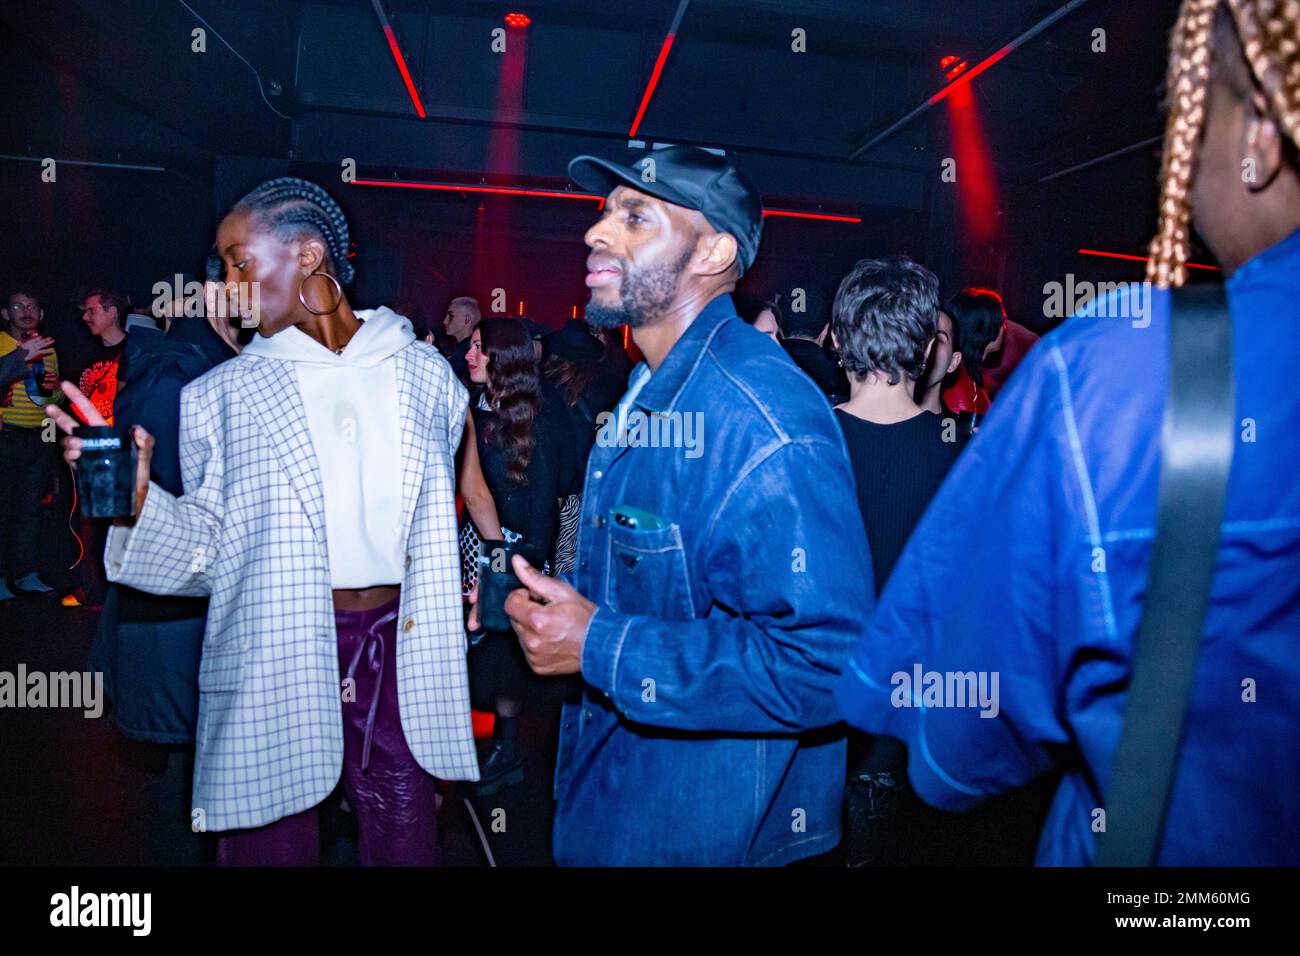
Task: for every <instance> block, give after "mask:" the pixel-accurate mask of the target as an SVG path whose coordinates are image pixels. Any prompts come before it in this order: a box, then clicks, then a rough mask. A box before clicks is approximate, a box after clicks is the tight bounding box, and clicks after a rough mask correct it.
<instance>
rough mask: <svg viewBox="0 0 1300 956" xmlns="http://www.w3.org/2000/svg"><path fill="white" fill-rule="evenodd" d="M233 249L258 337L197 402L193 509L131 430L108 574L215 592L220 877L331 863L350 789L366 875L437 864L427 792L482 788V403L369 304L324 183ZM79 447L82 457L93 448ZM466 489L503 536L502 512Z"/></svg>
mask: <svg viewBox="0 0 1300 956" xmlns="http://www.w3.org/2000/svg"><path fill="white" fill-rule="evenodd" d="M217 249H218V251H219V253H220V255H221V258H222V261H223V262H224V264H225V270H226V280H227V282H228V283H241V284H246V285H243V286H241V293H242V294H241V295H239V296H238V299H239V301H240V302H241V303H245V305H244V306H243V313H242V318H243V320H244V324H245V325H246V326H247V325H252V324H256V326H257V335H255V336H254V337H253V339H252V341H251V342H249V344H248V345H247V346H245V348H244V350H243V351H242V353H241V354H240V355H239V356H238V357H236V358H233V359H231V360H229V361H227V362H225V363H223V364H222V365H219V366H217V367H216V368H215V369H213V370H212V371H211V372H209V373H208V374H206V375H203V376H202V377H200V378H198V379H196V380H195V381H194V382H192V383H190V384H189V385H187V386H186V387H185V389H184V390H183V392H182V394H181V426H180V456H181V470H182V477H183V484H184V491H185V494H184V495H183V496H177V495H172V494H169V493H168V492H167V491H166V490H165V489H163V488H160V487H158V486H157V485H156V484H154V483H152V482H150V481H148V474H149V468H148V462H149V457H150V448H151V445H152V438H151V437H150V436H149V435H148V434H147V433H145V432H144V430H143V429H140V428H136V429H134V432H133V435H134V439H135V443H136V445H137V447H138V449H139V460H140V472H139V475H138V476H137V481H136V508H135V517H134V519H132V520H131V521H126V522H123V523H122V524H121V526H118V527H114V528H113V529H112V531H111V533H110V536H109V544H108V548H107V554H106V558H105V564H106V567H107V571H108V577H109V579H110V580H112V581H115V582H118V583H121V584H127V585H130V586H132V587H134V588H138V589H139V590H142V591H148V592H151V593H154V594H175V595H210V596H211V600H210V602H209V609H208V616H207V627H206V633H205V636H204V644H203V654H202V662H201V665H200V670H199V678H198V683H199V696H200V704H199V715H198V728H197V749H196V756H195V768H194V797H193V800H194V807H193V818H192V825H193V827H194V828H195V829H205V830H208V831H216V832H217V834H218V840H217V859H218V863H219V864H222V865H316V864H318V863H319V862H320V832H319V824H318V819H317V807H318V806H319V805H320V804H321V803H322V801H324V800H325V799H326V798H327V797H329V796H330V794H331V793H332V792H333V791H334V789H335V787H336V785H338V784H339V783H340V777H341V784H342V788H343V792H344V795H345V796H346V798H347V800H348V802H349V803H350V804H351V806H352V807H353V809H354V810H355V812H356V815H357V822H358V827H359V832H360V842H359V851H360V858H361V863H362V864H363V865H419V866H430V865H436V864H437V863H438V862H439V860H440V853H439V845H438V832H437V826H436V813H437V803H438V799H439V798H438V795H437V792H436V781H435V777H440V778H444V779H452V780H475V779H477V778H478V760H477V758H476V754H475V749H474V738H473V733H472V730H471V722H470V705H469V688H468V678H467V672H466V664H465V631H464V624H463V617H462V601H461V593H460V557H459V551H458V548H457V536H456V530H457V525H456V513H455V489H456V479H457V473H456V464H455V462H456V452H457V449H458V447H459V446H460V444H461V439H462V433H463V432H464V433H466V434H467V435H468V437H469V442H468V446H469V447H468V449H467V453H466V455H465V461H466V463H467V464H466V468H467V469H469V471H464V472H462V474H463V475H464V476H465V477H466V481H467V483H468V484H470V485H473V486H475V487H478V486H482V484H483V479H482V475H481V474H480V473H479V469H478V466H477V456H476V454H473V449H474V439H473V435H472V433H470V432H467V431H466V429H467V427H468V426H467V404H468V396H467V393H466V391H465V388H464V387H463V386H462V385H461V384H460V382H459V381H457V379H456V376H455V375H454V374H453V373H452V371H451V368H450V367H449V366H448V364H447V362H446V360H445V359H444V358H443V357H442V356H441V355H439V354H438V352H437V350H436V349H434V348H433V347H432V346H430V345H428V344H427V343H425V342H421V341H417V340H416V337H415V335H414V333H413V332H412V329H411V323H410V322H409V321H407V320H406V319H405V318H404V317H402V316H400V315H397V314H396V313H395V312H393V311H392V310H390V309H387V308H383V307H381V308H377V309H373V310H360V309H357V310H354V309H353V307H352V306H351V304H350V303H349V302H348V299H347V296H346V294H345V293H344V291H343V290H344V287H345V286H347V285H348V283H349V282H350V281H351V279H352V272H353V270H352V263H351V262H350V261H349V260H348V225H347V221H346V220H345V219H344V217H343V212H342V210H340V209H339V207H338V205H337V203H335V201H334V200H333V199H332V198H331V197H330V196H329V194H328V193H326V192H325V190H323V189H321V188H320V187H319V186H317V185H315V184H314V183H310V182H307V181H305V180H302V179H294V178H288V177H286V178H281V179H274V180H271V181H270V182H267V183H263V184H262V185H261V186H259V187H257V188H256V189H254V190H253V191H252V192H250V193H248V194H247V195H246V196H244V198H243V199H241V200H240V201H239V202H238V203H236V204H235V206H234V208H233V209H231V211H230V213H229V214H228V215H227V216H226V217H225V219H223V220H222V222H221V224H220V226H219V228H218V230H217ZM64 390H65V392H67V393H68V394H69V396H70V397H72V398H73V400H74V401H76V402H77V404H78V406H79V407H81V408H82V409H83V411H86V412H88V413H91V412H93V409H91V408H90V406H89V405H88V404H85V403H84V399H83V398H81V397H80V396H79V395H78V394H76V390H75V388H73V387H72V386H71V385H69V384H67V383H65V385H64ZM57 420H58V422H59V425H60V427H61V428H63V430H64V431H66V432H68V433H69V435H73V434H74V432H73V428H74V427H75V423H74V422H73V421H72V419H71V418H69V417H68V416H67V415H66V414H61V415H60V416H58V419H57ZM91 423H92V424H94V423H95V422H94V420H93V419H91ZM65 449H66V450H65V457H66V458H67V459H68V460H69V461H75V460H76V458H77V457H78V456H79V454H80V441H79V440H78V439H76V438H75V437H69V438H67V439H65ZM470 471H472V472H473V474H470V473H469V472H470ZM466 497H467V499H470V500H471V501H472V502H474V501H476V502H477V503H478V504H477V506H475V505H473V504H472V505H471V510H472V512H474V517H475V520H476V522H481V523H483V524H484V525H485V526H486V527H487V528H489V529H492V530H495V529H496V528H498V527H499V522H498V520H497V517H496V514H495V510H494V509H493V508H492V506H491V500H490V498H488V499H487V500H486V503H484V501H483V498H482V496H477V495H475V494H473V493H471V492H470V491H469V490H467V491H466ZM399 701H400V707H399Z"/></svg>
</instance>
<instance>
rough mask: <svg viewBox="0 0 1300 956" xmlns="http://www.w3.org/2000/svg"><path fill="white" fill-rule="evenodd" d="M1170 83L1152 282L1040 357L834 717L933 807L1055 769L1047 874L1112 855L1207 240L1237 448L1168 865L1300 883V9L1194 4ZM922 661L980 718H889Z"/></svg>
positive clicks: (963, 468) (984, 440) (965, 477)
mask: <svg viewBox="0 0 1300 956" xmlns="http://www.w3.org/2000/svg"><path fill="white" fill-rule="evenodd" d="M1167 87H1168V98H1169V117H1168V129H1167V133H1166V137H1165V150H1164V161H1163V168H1162V171H1161V196H1160V206H1159V210H1158V225H1157V229H1156V234H1155V237H1154V239H1153V240H1152V243H1151V250H1150V271H1149V277H1150V279H1151V283H1152V284H1151V285H1145V286H1144V285H1143V284H1139V283H1134V284H1133V285H1132V286H1130V287H1128V288H1126V289H1122V290H1119V291H1117V292H1115V293H1113V294H1112V298H1111V300H1110V301H1107V302H1106V303H1104V304H1101V303H1094V304H1092V305H1090V306H1089V307H1088V308H1086V309H1085V311H1084V312H1082V313H1081V314H1080V315H1078V316H1076V317H1075V318H1074V319H1072V320H1071V321H1069V322H1067V323H1066V324H1065V325H1064V326H1063V327H1061V328H1060V329H1057V330H1056V331H1054V332H1053V333H1052V334H1050V335H1049V336H1047V337H1046V338H1044V339H1043V341H1042V342H1041V343H1040V344H1039V345H1038V346H1037V347H1035V348H1034V350H1033V351H1031V352H1030V353H1029V355H1028V357H1027V358H1026V359H1025V361H1024V362H1023V363H1022V364H1021V366H1020V369H1019V370H1018V371H1017V372H1016V375H1015V376H1014V378H1012V379H1011V381H1010V382H1009V383H1008V385H1007V387H1006V389H1005V390H1004V391H1003V393H1002V394H1001V396H1000V397H999V399H998V403H997V405H995V406H994V409H993V411H992V413H991V414H990V415H989V417H988V419H987V421H986V424H985V425H984V427H983V428H982V429H981V430H980V432H979V434H978V435H977V436H976V437H975V439H974V440H973V441H972V442H971V443H970V445H969V446H968V447H967V450H966V451H965V452H964V453H963V455H962V457H961V458H960V459H958V461H957V464H956V466H955V467H954V468H953V470H952V472H951V473H950V474H949V476H948V480H947V481H946V483H945V484H944V485H943V487H942V488H941V489H940V491H939V493H938V494H937V495H936V496H935V498H934V499H933V501H932V502H931V504H930V508H929V511H928V512H927V513H926V515H925V517H924V518H923V519H922V521H921V523H920V524H919V525H918V526H917V529H916V531H915V533H914V534H913V535H912V537H911V539H910V540H909V542H908V545H907V547H906V549H905V550H904V552H903V555H902V557H901V558H900V559H899V562H898V564H897V565H896V566H895V569H894V574H893V577H892V578H891V579H890V586H889V588H888V589H886V591H885V593H884V595H883V596H882V600H881V602H880V604H879V606H878V608H877V610H876V613H875V616H874V618H873V619H872V622H871V624H870V625H869V627H868V628H867V630H866V632H865V633H864V635H863V637H862V640H861V642H860V644H859V647H858V649H857V650H856V652H855V653H854V656H853V658H852V660H851V661H850V662H849V663H848V665H847V666H846V667H845V669H844V675H845V676H844V677H843V679H842V682H841V685H840V688H839V699H840V704H841V708H842V710H843V712H844V714H845V717H846V718H847V719H848V720H849V722H850V723H852V724H854V725H856V726H858V727H861V728H862V729H864V730H866V731H868V732H870V733H874V734H883V735H887V736H891V737H896V738H899V739H901V740H903V741H904V742H905V743H906V744H907V749H908V753H909V755H910V758H911V759H910V762H909V767H908V772H909V777H910V780H911V782H912V784H913V786H914V788H915V789H916V791H917V793H918V794H920V796H921V797H922V798H923V799H924V800H926V801H927V802H928V803H930V804H932V805H934V806H936V807H938V808H939V809H942V810H950V811H951V810H963V809H967V808H970V807H972V806H973V805H975V804H976V803H978V802H979V801H981V800H983V799H985V798H987V797H991V796H993V795H996V794H1001V793H1006V792H1009V791H1013V790H1015V789H1016V788H1020V787H1022V786H1024V785H1026V784H1027V783H1029V782H1030V781H1031V780H1035V779H1040V780H1041V779H1048V780H1050V779H1052V778H1050V777H1045V776H1044V775H1046V774H1049V773H1051V772H1053V771H1055V772H1057V773H1059V775H1060V776H1059V783H1058V784H1056V792H1055V795H1054V797H1053V799H1052V803H1051V808H1050V810H1049V811H1048V814H1047V818H1046V823H1045V825H1044V827H1043V830H1042V834H1041V836H1040V839H1039V842H1038V850H1037V860H1038V862H1039V863H1041V864H1066V865H1080V864H1087V863H1091V862H1092V861H1093V860H1094V859H1095V858H1096V850H1097V833H1098V832H1099V831H1100V830H1102V829H1104V824H1105V823H1106V822H1108V821H1106V819H1105V816H1104V812H1105V811H1106V797H1107V795H1108V794H1109V793H1110V788H1111V784H1112V780H1113V774H1112V771H1113V768H1114V765H1115V755H1116V750H1117V747H1118V742H1119V739H1120V731H1121V727H1122V726H1123V724H1124V721H1125V711H1126V706H1127V705H1128V703H1129V686H1130V681H1131V679H1132V670H1133V653H1134V642H1135V639H1136V636H1137V633H1138V629H1139V625H1140V622H1141V620H1142V614H1143V604H1144V601H1145V600H1146V599H1147V571H1148V568H1149V567H1150V564H1151V557H1152V542H1153V539H1154V537H1155V524H1156V515H1157V490H1158V486H1159V478H1160V466H1161V457H1162V456H1161V423H1162V420H1163V416H1164V410H1165V404H1166V395H1167V392H1168V387H1169V379H1170V357H1169V338H1170V314H1171V305H1170V303H1171V296H1170V292H1169V289H1170V288H1171V287H1176V286H1180V285H1182V284H1183V283H1184V282H1185V281H1186V279H1187V271H1188V264H1189V259H1190V257H1191V248H1192V229H1193V227H1195V229H1196V231H1197V232H1198V233H1199V235H1200V237H1201V239H1202V240H1204V243H1205V245H1206V247H1208V249H1209V251H1210V253H1211V254H1212V255H1213V256H1214V258H1216V259H1217V260H1218V264H1219V266H1220V267H1221V268H1222V270H1223V274H1224V276H1226V280H1227V281H1226V291H1227V299H1228V303H1229V307H1230V313H1231V322H1232V365H1233V375H1234V380H1235V385H1234V388H1235V409H1234V418H1233V421H1234V422H1236V423H1237V424H1238V426H1239V433H1238V434H1237V435H1236V436H1234V437H1237V438H1238V439H1239V440H1238V441H1236V442H1235V443H1234V448H1233V459H1232V466H1231V472H1230V475H1229V480H1228V486H1227V496H1226V502H1225V509H1224V514H1223V521H1222V527H1221V533H1220V537H1219V544H1218V553H1217V561H1216V567H1215V570H1214V576H1213V584H1212V586H1211V587H1210V593H1209V595H1208V608H1207V613H1206V616H1205V621H1204V625H1203V630H1202V635H1201V642H1200V645H1199V647H1198V649H1197V655H1198V656H1197V659H1196V671H1195V676H1194V679H1193V683H1192V691H1191V694H1190V699H1189V703H1188V707H1187V713H1186V717H1185V719H1184V722H1183V726H1182V735H1181V740H1180V744H1179V748H1180V749H1179V754H1178V758H1177V764H1176V766H1175V769H1174V773H1173V779H1172V784H1171V789H1170V797H1169V801H1168V806H1167V808H1166V812H1165V816H1164V818H1163V824H1162V826H1163V830H1162V831H1161V834H1160V838H1159V842H1158V844H1157V853H1156V861H1157V862H1158V864H1159V865H1162V866H1206V865H1216V866H1217V865H1232V866H1287V865H1289V866H1295V865H1297V864H1300V789H1297V788H1296V786H1295V781H1296V780H1300V654H1297V653H1296V641H1297V637H1300V451H1298V449H1300V443H1298V442H1297V440H1296V434H1297V431H1298V430H1300V389H1297V388H1296V387H1295V382H1294V379H1295V374H1294V369H1293V366H1294V360H1293V354H1294V343H1295V342H1296V341H1297V340H1298V339H1300V159H1298V155H1300V150H1298V148H1297V147H1298V146H1300V0H1184V3H1183V5H1182V8H1181V11H1180V14H1179V17H1178V21H1177V25H1176V26H1175V28H1174V31H1173V36H1172V39H1171V47H1170V62H1169V73H1168V81H1167ZM1152 286H1154V288H1152ZM1106 316H1111V317H1113V316H1125V317H1126V318H1124V319H1116V318H1105V317H1106ZM953 541H962V542H965V543H966V550H965V551H964V552H963V555H962V560H961V561H952V560H950V554H951V547H952V542H953ZM1187 597H1188V599H1189V600H1192V599H1196V598H1198V597H1199V596H1198V595H1193V594H1189V595H1188V596H1187ZM917 661H923V662H924V665H923V666H924V670H925V671H926V672H927V673H926V676H927V687H928V686H929V683H928V677H929V675H930V674H933V673H938V674H939V675H940V676H942V675H943V674H944V673H947V674H948V675H949V679H951V675H952V674H953V673H954V672H957V673H960V674H971V673H974V674H977V675H979V678H980V680H981V681H982V682H984V683H981V690H980V694H979V706H970V705H969V704H968V706H965V707H960V706H956V707H950V708H949V709H944V708H942V707H938V708H936V707H930V706H927V707H909V706H891V702H893V701H896V700H897V699H898V695H897V694H896V693H895V694H890V693H888V690H889V689H890V687H891V683H892V684H893V686H894V688H897V687H898V682H897V680H892V681H891V675H893V677H894V678H897V677H898V676H899V675H900V674H903V675H910V674H912V673H913V670H914V668H915V670H916V671H917V672H918V677H919V676H920V675H919V671H920V670H921V669H922V665H918V664H915V662H917ZM999 675H1001V677H1002V680H1001V681H1000V685H999V684H998V683H996V680H997V678H998V676H999ZM881 687H884V688H885V690H886V692H885V693H882V692H881V690H880V688H881ZM1264 688H1268V689H1269V691H1268V693H1267V694H1266V693H1265V692H1264V690H1263V689H1264ZM985 691H988V693H987V695H986V694H985ZM905 696H907V697H908V700H909V701H910V700H911V699H913V696H914V697H915V698H916V699H919V698H920V697H921V688H913V689H912V694H911V695H905ZM925 696H926V698H927V700H926V703H927V704H929V703H930V700H929V697H930V694H929V690H928V689H927V690H926V693H925ZM1149 716H1150V715H1146V714H1143V713H1133V714H1129V715H1128V719H1130V720H1142V719H1144V717H1146V718H1148V719H1149ZM1112 809H1113V808H1112ZM1116 812H1118V811H1116ZM1109 822H1111V823H1113V822H1114V820H1113V818H1112V820H1111V821H1109ZM971 855H972V859H971V860H970V862H976V863H977V862H981V861H983V860H987V859H988V857H987V856H983V857H981V856H980V854H978V853H972V854H971Z"/></svg>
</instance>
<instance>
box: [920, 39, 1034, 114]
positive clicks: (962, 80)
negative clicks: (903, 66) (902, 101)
mask: <svg viewBox="0 0 1300 956" xmlns="http://www.w3.org/2000/svg"><path fill="white" fill-rule="evenodd" d="M1013 49H1014V47H1012V46H1011V45H1010V44H1007V45H1006V46H1004V47H1003V48H1002V49H1001V50H998V52H997V53H994V54H993V55H992V56H990V57H989V58H988V59H987V60H985V61H984V62H982V63H980V64H979V65H977V66H975V67H972V68H971V69H969V70H967V71H966V72H965V73H963V74H962V75H961V76H960V77H959V78H958V79H956V80H954V81H953V82H951V83H949V84H948V85H947V86H945V87H944V88H943V89H941V90H940V91H939V92H938V93H935V94H934V96H932V97H930V98H929V99H928V100H926V102H925V105H926V106H933V105H934V104H935V103H938V102H939V101H940V100H941V99H943V98H944V97H945V96H947V95H948V94H949V93H951V92H952V91H953V90H955V89H957V88H958V87H961V86H965V85H966V84H967V83H969V82H970V81H971V80H973V79H975V77H977V76H979V75H980V74H981V73H983V72H984V71H985V70H987V69H988V68H989V67H991V66H992V65H993V64H994V63H997V62H998V60H1001V59H1002V58H1003V57H1005V56H1006V55H1007V54H1008V53H1010V52H1011V51H1012V50H1013Z"/></svg>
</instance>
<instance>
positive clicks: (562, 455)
mask: <svg viewBox="0 0 1300 956" xmlns="http://www.w3.org/2000/svg"><path fill="white" fill-rule="evenodd" d="M473 409H474V410H473V412H472V414H473V416H474V435H475V438H476V439H477V441H478V456H479V465H480V467H481V468H482V469H483V479H484V480H485V481H486V482H487V486H488V490H489V491H491V492H492V500H493V501H494V502H495V503H496V506H497V516H498V517H499V518H500V519H501V523H502V524H503V525H505V526H506V527H507V528H509V529H510V530H511V531H514V532H517V533H519V534H522V535H523V536H524V544H525V545H526V546H527V549H528V551H529V557H530V560H531V561H532V563H533V564H534V565H536V566H537V567H538V568H540V567H541V565H542V562H543V561H545V560H546V558H547V557H549V556H550V553H551V550H552V548H553V546H554V544H555V536H556V535H557V534H558V533H559V524H560V506H559V502H558V499H559V498H560V497H561V496H562V495H565V494H567V493H568V490H569V488H570V486H571V485H572V483H573V474H572V470H573V468H574V467H575V464H574V456H573V435H572V433H571V432H570V426H569V417H568V414H567V412H565V410H564V408H563V406H562V403H560V402H559V401H558V395H557V393H556V392H555V391H554V389H550V388H547V389H544V390H543V398H542V404H541V408H540V410H539V413H538V416H537V420H536V421H535V422H534V424H533V437H534V439H535V440H536V445H535V447H534V448H533V455H532V458H530V459H529V461H528V469H527V471H526V472H525V476H524V477H525V481H524V483H523V484H517V483H516V482H513V481H511V480H510V478H509V477H508V476H507V474H506V453H505V447H504V445H502V444H501V443H500V442H499V441H498V440H496V439H495V437H489V432H490V425H491V424H492V423H494V422H495V420H496V417H497V415H496V412H493V411H489V410H487V409H483V408H479V407H478V406H477V405H474V406H473Z"/></svg>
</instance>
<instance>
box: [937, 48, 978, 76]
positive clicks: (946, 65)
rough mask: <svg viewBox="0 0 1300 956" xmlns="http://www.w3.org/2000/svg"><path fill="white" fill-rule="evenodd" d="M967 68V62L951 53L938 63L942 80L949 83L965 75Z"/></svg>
mask: <svg viewBox="0 0 1300 956" xmlns="http://www.w3.org/2000/svg"><path fill="white" fill-rule="evenodd" d="M969 66H970V63H969V62H968V61H966V60H965V59H963V58H962V57H959V56H954V55H953V54H951V53H950V54H948V55H947V56H945V57H944V58H943V59H942V60H940V61H939V69H941V70H943V75H944V78H945V79H946V80H947V81H948V82H949V83H951V82H952V81H953V80H955V79H957V77H959V76H961V75H962V74H963V73H965V72H966V70H967V68H968V67H969Z"/></svg>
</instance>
